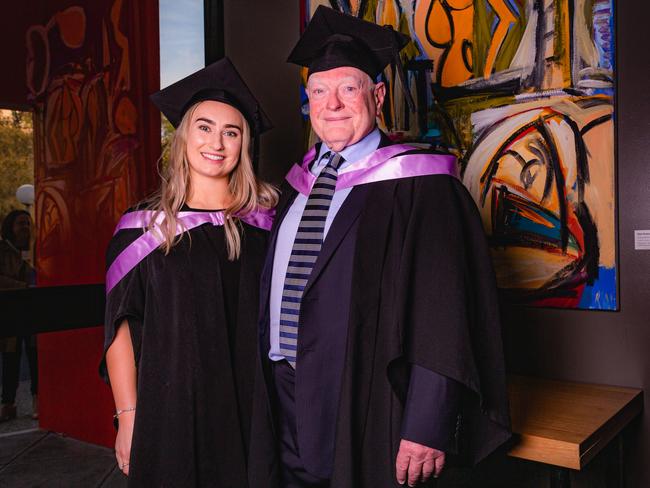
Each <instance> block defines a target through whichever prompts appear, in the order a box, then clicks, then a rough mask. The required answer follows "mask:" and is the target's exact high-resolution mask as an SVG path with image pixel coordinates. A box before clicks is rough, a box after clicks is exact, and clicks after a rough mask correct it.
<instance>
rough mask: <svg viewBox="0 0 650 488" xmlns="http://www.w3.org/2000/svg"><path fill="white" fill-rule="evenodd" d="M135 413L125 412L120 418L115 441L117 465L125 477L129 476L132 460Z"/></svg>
mask: <svg viewBox="0 0 650 488" xmlns="http://www.w3.org/2000/svg"><path fill="white" fill-rule="evenodd" d="M134 419H135V411H132V412H123V413H122V414H120V418H119V429H118V430H117V437H116V439H115V458H116V459H117V465H118V466H119V468H120V469H121V470H122V472H123V473H124V474H125V475H127V476H128V475H129V463H130V459H131V441H132V440H133V425H134Z"/></svg>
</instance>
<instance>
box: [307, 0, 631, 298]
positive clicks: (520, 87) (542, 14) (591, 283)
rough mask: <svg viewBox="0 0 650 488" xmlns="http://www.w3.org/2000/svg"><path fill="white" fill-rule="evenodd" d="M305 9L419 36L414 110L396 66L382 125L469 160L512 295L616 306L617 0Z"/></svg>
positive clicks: (423, 0)
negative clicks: (410, 109) (331, 10)
mask: <svg viewBox="0 0 650 488" xmlns="http://www.w3.org/2000/svg"><path fill="white" fill-rule="evenodd" d="M301 4H302V9H303V11H302V12H303V21H304V22H305V23H306V21H308V19H309V18H310V16H311V14H312V13H313V12H314V11H315V9H316V8H317V7H318V5H321V4H323V5H327V6H331V7H333V8H335V9H337V10H340V11H343V12H346V13H349V14H351V15H355V16H358V17H360V18H363V19H365V20H369V21H372V22H376V23H378V24H381V25H386V24H389V25H391V26H393V28H395V29H396V30H399V31H401V32H403V33H405V34H408V35H409V36H411V39H412V40H413V42H412V43H411V44H410V45H409V46H408V47H407V48H406V49H405V50H404V51H403V52H402V55H403V61H404V64H405V67H406V70H407V75H408V76H407V80H408V83H409V89H410V90H411V93H412V94H413V98H414V99H415V100H416V104H417V110H416V111H415V113H412V114H411V113H409V112H408V110H407V107H406V103H405V101H404V97H403V95H401V93H402V88H401V86H399V80H398V78H397V77H395V76H394V73H392V72H391V69H390V68H388V69H387V70H386V71H385V73H384V74H383V80H384V81H385V82H386V83H387V85H388V88H389V90H388V92H389V96H388V99H387V103H386V107H385V109H384V113H383V114H382V125H383V128H384V129H385V130H386V131H387V133H388V134H389V135H390V136H391V138H393V139H394V140H420V141H422V140H426V141H429V142H431V143H434V144H437V145H441V146H443V147H445V148H447V149H449V150H450V151H453V152H455V153H456V154H457V155H458V158H459V165H460V168H459V169H460V172H461V175H462V181H463V183H464V184H465V186H466V187H467V189H468V190H469V191H470V193H471V195H472V196H473V197H474V200H475V202H476V204H477V206H478V209H479V211H480V214H481V217H482V219H483V224H484V227H485V231H486V234H487V236H488V240H489V244H490V247H491V252H492V256H493V260H494V266H495V269H496V273H497V280H498V284H499V288H500V290H501V292H502V293H503V295H504V296H505V297H506V299H507V300H509V301H510V302H513V303H521V304H527V305H534V306H547V307H559V308H578V309H598V310H616V309H617V307H618V306H617V284H616V279H617V274H616V224H615V222H616V220H615V202H616V198H615V151H614V144H615V137H614V133H615V129H614V93H615V92H614V90H615V84H614V79H615V76H614V70H615V64H614V63H615V59H614V53H615V50H614V9H613V0H358V1H336V0H332V1H322V0H321V1H310V0H301ZM303 25H304V24H303ZM303 79H304V77H303ZM303 111H304V112H305V113H307V112H308V108H307V107H305V109H304V110H303Z"/></svg>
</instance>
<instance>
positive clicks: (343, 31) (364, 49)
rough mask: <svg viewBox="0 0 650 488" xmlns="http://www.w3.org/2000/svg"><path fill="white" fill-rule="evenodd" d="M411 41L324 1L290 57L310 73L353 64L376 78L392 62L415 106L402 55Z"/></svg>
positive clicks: (411, 102)
mask: <svg viewBox="0 0 650 488" xmlns="http://www.w3.org/2000/svg"><path fill="white" fill-rule="evenodd" d="M409 41H410V38H409V37H408V36H406V35H404V34H402V33H400V32H396V31H395V30H393V28H392V26H389V25H386V26H383V27H382V26H379V25H377V24H373V23H372V22H367V21H365V20H362V19H359V18H357V17H353V16H351V15H347V14H343V13H340V12H337V11H335V10H333V9H331V8H328V7H325V6H323V5H320V6H319V7H318V8H317V9H316V12H314V15H313V17H312V19H311V21H310V22H309V24H308V25H307V28H306V29H305V32H303V34H302V36H300V39H299V40H298V43H297V44H296V45H295V47H294V48H293V51H291V54H289V57H288V58H287V61H288V62H290V63H294V64H297V65H300V66H305V67H306V68H308V69H309V75H312V74H314V73H318V72H320V71H327V70H330V69H334V68H340V67H342V66H351V67H353V68H358V69H360V70H361V71H363V72H364V73H367V74H368V76H370V78H372V79H373V80H374V79H376V78H377V75H379V73H381V72H382V71H383V70H384V68H385V67H386V66H387V65H388V64H391V63H392V64H394V65H395V67H396V71H397V74H398V76H399V77H400V80H401V82H402V86H403V87H404V92H405V95H406V99H407V102H408V103H409V106H410V107H411V109H412V108H413V106H414V104H413V99H412V98H411V94H410V92H409V90H408V86H407V84H406V80H405V77H404V68H403V67H402V62H401V59H400V56H399V53H400V51H401V50H402V49H403V48H404V47H405V46H406V45H407V44H408V43H409ZM309 75H308V76H309Z"/></svg>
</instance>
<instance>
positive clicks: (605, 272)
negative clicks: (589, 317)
mask: <svg viewBox="0 0 650 488" xmlns="http://www.w3.org/2000/svg"><path fill="white" fill-rule="evenodd" d="M578 308H582V309H590V310H616V309H617V302H616V268H606V267H605V266H599V267H598V279H596V281H595V282H594V284H593V285H587V286H585V288H584V291H583V293H582V298H581V299H580V303H579V304H578Z"/></svg>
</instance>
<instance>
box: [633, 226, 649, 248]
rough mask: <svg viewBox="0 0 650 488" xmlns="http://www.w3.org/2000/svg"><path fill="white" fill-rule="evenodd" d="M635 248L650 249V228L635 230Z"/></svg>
mask: <svg viewBox="0 0 650 488" xmlns="http://www.w3.org/2000/svg"><path fill="white" fill-rule="evenodd" d="M634 249H635V250H636V251H650V230H635V231H634Z"/></svg>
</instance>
